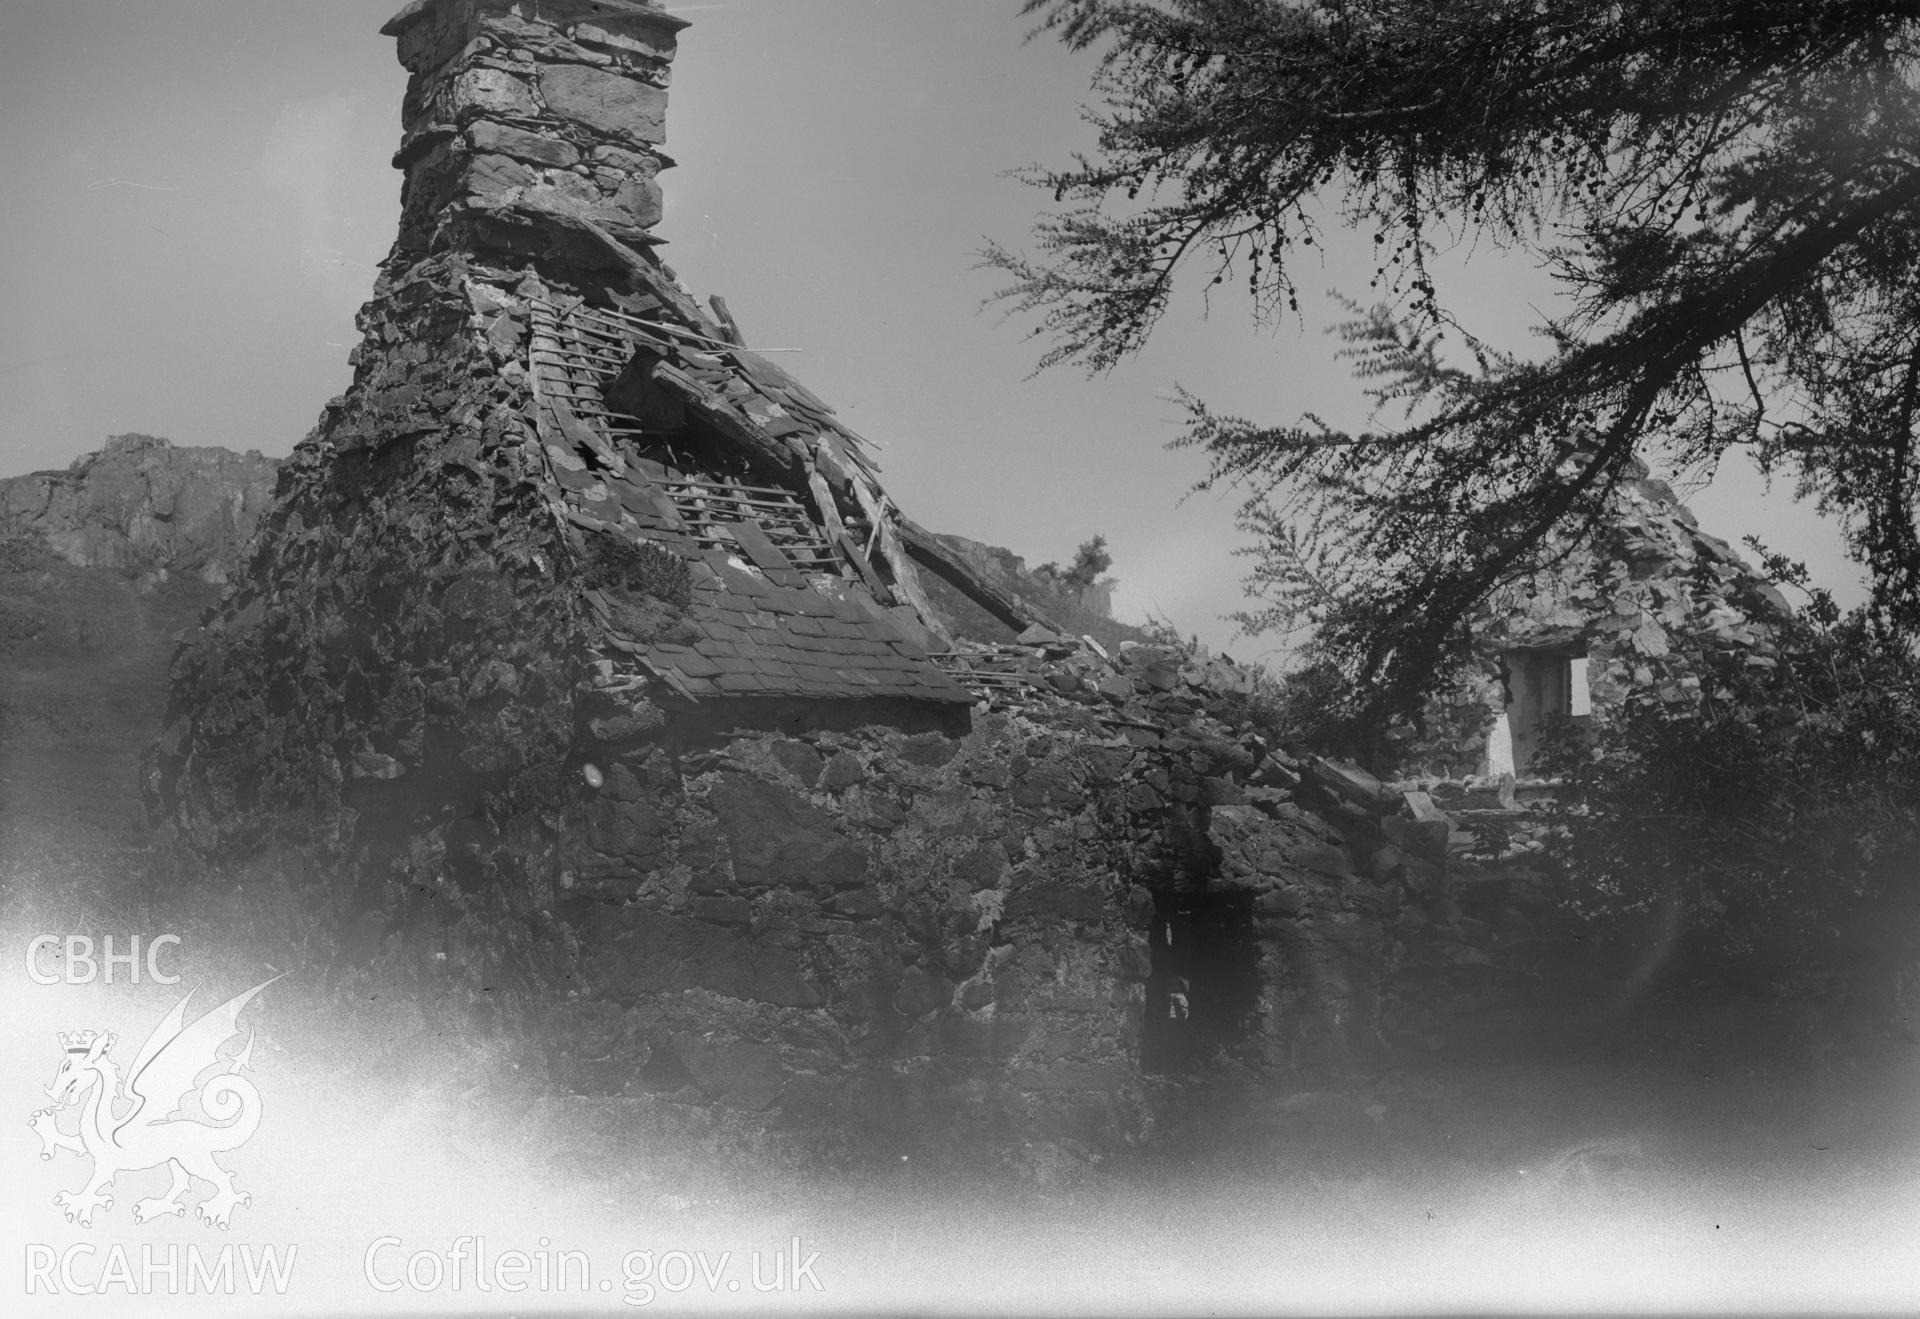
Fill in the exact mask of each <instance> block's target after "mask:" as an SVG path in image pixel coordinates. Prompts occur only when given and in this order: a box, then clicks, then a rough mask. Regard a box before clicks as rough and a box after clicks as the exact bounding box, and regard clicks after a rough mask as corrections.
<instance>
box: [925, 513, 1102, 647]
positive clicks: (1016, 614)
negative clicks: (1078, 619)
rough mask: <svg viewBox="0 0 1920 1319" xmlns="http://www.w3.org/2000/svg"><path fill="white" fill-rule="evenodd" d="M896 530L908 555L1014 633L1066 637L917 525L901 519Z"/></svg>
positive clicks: (1055, 624) (1033, 609)
mask: <svg viewBox="0 0 1920 1319" xmlns="http://www.w3.org/2000/svg"><path fill="white" fill-rule="evenodd" d="M899 526H900V539H901V542H902V543H903V544H904V545H905V546H906V550H907V553H908V554H910V555H912V556H913V557H914V558H916V559H918V560H919V561H920V562H921V563H922V564H924V565H926V567H927V568H929V569H930V570H932V571H933V572H935V573H937V574H939V575H940V576H941V577H942V578H944V579H945V580H946V581H947V582H948V583H949V584H950V585H951V586H953V588H954V589H955V590H957V591H959V592H960V593H961V594H962V595H965V596H966V597H967V598H968V599H969V600H971V601H973V602H974V603H975V604H977V605H979V606H980V607H981V608H982V609H984V610H986V611H987V612H988V613H989V614H992V615H993V616H994V617H995V618H997V619H999V620H1000V621H1001V622H1002V623H1005V624H1006V625H1007V626H1008V627H1010V628H1012V629H1013V630H1014V631H1015V632H1024V631H1026V630H1027V629H1028V628H1030V627H1033V626H1035V625H1038V626H1040V627H1043V628H1045V629H1047V631H1049V632H1054V633H1058V634H1059V635H1061V636H1065V635H1066V629H1065V628H1063V627H1061V626H1060V625H1059V624H1058V623H1056V622H1054V621H1053V620H1052V619H1050V618H1048V617H1047V616H1046V615H1045V614H1043V613H1041V612H1040V611H1039V610H1038V609H1035V608H1034V607H1033V606H1032V605H1030V604H1028V603H1027V602H1026V601H1025V600H1022V599H1021V598H1020V597H1019V596H1017V595H1015V594H1014V593H1013V592H1011V591H1008V590H1005V589H1004V588H1002V587H999V586H996V585H995V584H994V583H992V582H990V581H988V580H987V579H986V578H984V577H982V576H980V574H979V573H977V572H975V571H974V570H973V567H972V565H970V564H969V563H967V561H966V560H965V559H962V558H961V557H960V556H959V555H957V554H955V553H954V552H953V551H952V550H950V549H948V548H947V546H946V545H945V544H944V543H943V542H942V541H941V540H940V538H939V537H938V536H936V535H934V534H933V533H932V532H930V531H928V530H927V529H926V528H925V527H923V526H921V525H920V524H919V523H917V522H915V521H913V520H912V519H911V518H907V517H904V516H903V517H901V518H900V520H899Z"/></svg>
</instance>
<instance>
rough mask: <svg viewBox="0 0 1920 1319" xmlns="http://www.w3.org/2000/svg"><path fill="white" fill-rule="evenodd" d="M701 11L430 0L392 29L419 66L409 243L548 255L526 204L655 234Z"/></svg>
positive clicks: (410, 131)
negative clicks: (690, 20) (679, 42)
mask: <svg viewBox="0 0 1920 1319" xmlns="http://www.w3.org/2000/svg"><path fill="white" fill-rule="evenodd" d="M686 26H687V23H686V20H684V19H680V18H676V17H674V16H673V15H671V14H669V13H667V12H666V11H665V10H664V9H661V8H660V7H659V6H658V5H657V4H653V3H648V2H647V0H414V2H413V3H412V4H410V5H408V6H407V7H406V8H405V9H403V10H402V11H401V12H400V13H399V14H397V15H396V16H395V17H394V18H393V19H392V20H391V21H390V22H388V23H387V25H386V26H385V27H384V28H383V29H382V31H383V32H384V33H385V34H386V35H388V36H392V37H394V38H396V40H397V42H398V45H399V56H400V62H401V63H402V64H404V65H405V66H406V67H407V70H408V71H409V72H410V73H411V74H412V75H413V77H412V80H411V81H410V83H409V84H408V87H407V96H406V101H405V103H404V105H403V107H402V112H401V113H402V123H403V126H404V130H405V136H404V137H403V139H402V141H401V145H400V150H399V152H398V153H397V154H396V155H395V156H394V165H395V166H396V167H397V168H400V169H404V170H405V171H406V174H407V177H406V183H405V186H404V189H403V191H402V219H401V226H400V243H401V248H402V249H403V250H405V249H408V248H412V249H413V250H412V251H411V252H409V253H408V255H414V256H417V255H418V254H420V253H421V252H423V251H431V250H437V249H444V248H448V247H457V248H467V249H469V250H480V251H489V250H491V251H501V250H505V251H507V252H516V251H517V252H520V254H522V255H534V256H537V255H539V253H538V252H533V251H524V250H522V249H524V248H525V247H527V246H529V245H530V244H532V243H533V242H534V239H533V236H532V235H530V234H528V233H526V232H525V230H526V229H527V228H528V227H529V226H528V225H527V223H525V220H526V217H527V216H528V215H529V214H539V215H541V216H542V217H543V219H542V221H541V223H540V225H539V226H536V227H539V228H541V229H543V230H544V229H550V228H551V219H550V218H548V217H551V215H552V214H554V213H559V214H563V215H567V216H571V217H574V218H576V219H579V220H583V221H587V222H591V223H592V224H594V225H597V226H598V227H600V228H601V229H604V230H605V231H606V232H608V233H610V234H612V235H613V236H614V237H616V238H618V239H620V240H622V241H623V242H626V243H630V244H641V243H645V242H648V241H649V235H648V231H649V230H650V229H651V228H652V227H653V225H655V224H656V223H658V222H659V219H660V186H659V184H658V182H657V181H656V176H658V174H659V173H660V171H661V170H662V169H664V168H666V167H667V166H668V165H670V164H671V163H672V162H671V161H670V160H668V159H667V158H666V157H665V155H664V154H663V153H662V150H661V148H662V145H663V144H664V143H665V141H666V115H667V90H666V89H667V81H668V75H669V72H670V66H671V63H672V60H673V56H674V52H675V46H676V37H677V35H678V33H679V31H680V30H681V29H682V28H684V27H686Z"/></svg>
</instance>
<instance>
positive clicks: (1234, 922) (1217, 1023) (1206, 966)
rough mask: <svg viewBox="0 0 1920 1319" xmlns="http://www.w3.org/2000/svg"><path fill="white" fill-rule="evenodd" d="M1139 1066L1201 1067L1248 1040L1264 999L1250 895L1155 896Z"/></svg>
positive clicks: (1145, 1069)
mask: <svg viewBox="0 0 1920 1319" xmlns="http://www.w3.org/2000/svg"><path fill="white" fill-rule="evenodd" d="M1152 950H1153V967H1152V971H1151V972H1150V973H1149V975H1148V977H1147V1005H1146V1020H1145V1021H1144V1022H1142V1024H1141V1031H1140V1070H1141V1071H1143V1072H1155V1073H1168V1072H1191V1071H1197V1070H1198V1069H1200V1068H1201V1067H1204V1066H1205V1065H1206V1064H1207V1063H1208V1062H1210V1061H1212V1059H1213V1056H1214V1054H1215V1053H1216V1052H1218V1051H1219V1050H1221V1049H1228V1050H1231V1049H1232V1048H1233V1046H1235V1045H1237V1044H1239V1043H1241V1042H1243V1041H1244V1040H1246V1039H1247V1037H1248V1035H1249V1034H1250V1033H1251V1031H1252V1026H1253V1016H1254V1013H1255V1012H1256V1011H1257V1009H1258V1007H1259V1001H1260V959H1259V952H1260V950H1259V945H1258V944H1256V943H1255V942H1254V937H1253V895H1252V894H1251V893H1158V894H1155V895H1154V917H1153V929H1152Z"/></svg>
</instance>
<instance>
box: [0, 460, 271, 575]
mask: <svg viewBox="0 0 1920 1319" xmlns="http://www.w3.org/2000/svg"><path fill="white" fill-rule="evenodd" d="M278 466H279V465H278V464H277V463H276V462H275V461H274V460H273V459H271V458H265V457H262V456H261V455H260V454H259V453H258V452H257V451H254V450H248V451H247V452H246V453H244V454H236V453H233V452H232V451H230V450H227V449H214V448H178V447H175V446H174V445H173V444H171V443H169V442H168V441H166V440H163V439H160V438H158V437H156V436H152V435H137V434H128V435H115V436H113V437H112V438H110V439H109V440H108V441H107V443H106V446H105V447H104V448H102V449H100V450H98V451H97V452H94V453H89V454H85V455H83V456H81V457H79V458H77V459H75V460H74V462H73V465H72V466H71V467H69V468H68V469H67V470H66V471H64V472H33V473H30V474H28V475H26V476H17V477H12V478H10V479H7V480H3V481H0V537H19V536H25V537H32V538H37V539H39V540H41V541H42V542H44V543H45V544H46V545H47V547H48V548H50V549H51V550H53V552H54V553H56V554H58V555H59V556H60V557H61V558H63V559H65V560H66V561H67V562H68V563H71V564H73V565H74V566H75V567H80V568H106V569H112V570H115V571H118V572H122V573H125V574H127V575H129V576H139V577H149V578H162V579H163V578H164V576H165V575H166V574H168V573H189V574H192V575H194V576H197V577H199V578H200V579H201V580H203V581H207V582H211V583H215V584H219V583H223V582H225V581H226V580H227V577H228V575H229V573H230V572H231V571H232V569H233V567H234V565H235V563H236V562H237V561H238V558H239V555H240V553H241V550H242V549H243V547H244V546H245V545H246V542H247V541H248V540H249V539H250V538H251V537H252V535H253V532H254V529H255V528H256V527H257V526H258V525H259V522H260V518H261V516H262V515H263V514H264V513H265V512H266V510H267V508H268V507H269V505H270V504H271V503H272V499H273V484H274V479H275V476H276V474H277V472H278Z"/></svg>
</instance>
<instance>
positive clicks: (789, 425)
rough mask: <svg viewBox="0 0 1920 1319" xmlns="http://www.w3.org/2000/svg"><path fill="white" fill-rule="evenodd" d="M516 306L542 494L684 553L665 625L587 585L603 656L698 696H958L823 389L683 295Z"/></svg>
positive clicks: (872, 486)
mask: <svg viewBox="0 0 1920 1319" xmlns="http://www.w3.org/2000/svg"><path fill="white" fill-rule="evenodd" d="M675 291H676V292H677V290H675ZM676 304H677V305H676ZM722 305H724V304H722ZM527 310H528V313H529V317H530V320H531V327H532V333H531V335H530V336H529V342H530V348H529V353H528V375H529V379H530V381H531V386H532V390H533V393H534V396H535V398H536V400H537V404H538V420H539V430H540V438H541V441H542V443H543V446H544V448H545V452H546V456H547V460H548V463H549V470H550V473H551V483H550V485H549V498H550V500H551V501H552V504H553V508H554V511H555V513H556V514H557V515H558V516H559V517H561V518H562V519H564V520H565V521H566V522H567V523H569V524H570V525H571V527H572V528H574V529H575V531H576V532H577V533H586V534H612V535H616V536H619V537H621V538H624V539H627V540H631V541H637V542H647V543H650V544H653V545H656V546H659V547H661V548H664V549H667V550H670V551H672V552H673V553H674V554H675V555H678V556H679V557H680V558H682V559H684V560H685V561H686V562H687V564H688V566H689V570H690V571H689V576H690V588H691V589H690V599H689V600H688V602H687V610H686V616H685V618H684V619H683V620H682V626H681V627H680V628H679V629H677V630H676V631H674V632H673V633H672V634H671V639H668V638H665V637H659V636H652V637H650V636H647V635H644V630H623V629H622V627H621V626H620V620H619V618H618V611H617V610H616V609H615V608H614V607H613V606H612V604H611V602H610V601H609V600H608V599H607V598H606V596H605V595H604V594H603V593H599V592H596V593H594V594H592V595H590V596H589V600H590V602H591V603H592V604H593V606H594V607H595V610H596V612H597V613H598V614H599V616H600V619H601V621H602V622H603V623H604V624H605V626H606V628H607V634H606V647H605V651H604V654H605V656H606V658H607V659H608V660H611V661H612V662H614V663H615V665H616V666H617V667H625V666H627V665H637V666H638V667H640V668H642V669H645V670H646V671H648V672H649V673H651V674H652V675H654V676H657V677H659V678H661V679H663V680H665V681H666V682H667V683H668V685H669V686H671V687H672V688H674V689H675V690H676V691H678V692H679V693H680V694H681V695H683V696H686V697H690V698H693V699H699V698H702V697H712V696H798V697H812V698H849V697H860V698H902V699H910V700H924V701H935V702H944V703H961V704H964V703H970V702H971V701H972V699H973V697H972V694H971V693H970V692H969V691H968V690H967V689H966V688H964V687H962V686H961V685H960V684H958V683H956V682H955V681H954V680H953V679H952V678H950V677H949V676H947V674H946V673H945V672H944V671H942V669H941V668H940V667H939V666H938V665H937V664H935V663H934V662H933V659H932V657H931V653H930V652H931V651H932V650H934V649H945V641H946V639H945V638H944V636H942V635H940V633H939V631H938V625H937V624H936V623H935V622H934V621H933V618H932V614H931V610H930V607H929V606H928V605H927V603H926V599H925V596H924V595H923V594H922V593H921V591H920V589H919V586H918V583H917V581H916V580H915V579H914V577H913V570H912V568H911V567H910V566H907V565H905V564H904V563H903V559H904V555H903V551H902V550H901V548H900V546H899V543H898V537H897V535H896V533H895V532H894V530H893V528H892V526H891V525H890V520H889V518H888V517H887V516H886V512H885V509H886V495H885V494H884V493H883V492H881V491H880V489H879V487H878V485H877V483H876V481H875V480H874V475H873V468H872V465H871V462H870V460H869V459H868V458H867V457H866V455H865V454H864V453H863V451H862V449H863V444H864V442H863V441H861V440H860V438H859V437H858V436H856V435H855V434H854V433H853V432H852V431H850V430H848V429H847V428H846V427H845V426H844V425H842V424H841V423H840V422H839V421H838V419H837V418H836V417H835V416H834V413H833V409H832V408H830V407H829V406H828V405H827V404H825V403H824V402H822V401H821V400H820V399H819V398H818V397H816V396H815V395H814V394H813V393H812V392H811V391H809V390H808V389H807V388H806V387H805V386H804V385H801V384H800V383H799V382H797V381H795V380H793V379H792V377H790V376H788V375H787V374H786V373H785V372H784V371H782V370H781V369H780V368H779V367H777V366H775V365H774V364H773V363H771V362H770V361H768V360H767V359H766V358H765V357H763V356H761V355H759V354H756V353H753V352H750V351H748V350H747V349H746V348H745V347H744V346H742V345H741V344H740V343H739V333H738V331H737V329H735V328H734V327H733V326H732V325H731V323H730V319H729V320H718V319H713V320H710V319H708V318H707V317H705V316H703V315H701V314H700V313H699V312H698V310H697V308H695V307H694V306H693V304H692V303H691V300H690V299H686V298H685V297H684V295H682V296H681V297H679V298H674V299H672V300H671V301H666V300H662V305H660V306H657V307H654V308H650V309H649V311H648V314H647V315H644V316H642V315H635V314H632V313H630V312H626V311H621V310H618V309H606V308H593V307H589V306H586V305H585V304H583V303H581V302H579V301H578V300H577V299H576V300H570V301H568V302H564V303H562V302H555V301H553V300H551V299H550V298H549V297H547V296H546V295H544V294H542V293H537V292H536V293H533V294H532V295H531V296H530V297H529V298H528V300H527ZM782 478H784V479H782ZM796 478H801V479H796ZM802 479H803V480H804V484H802V483H801V480H802ZM835 487H838V491H839V493H837V494H836V492H835ZM843 501H845V502H846V503H847V504H848V505H851V506H852V507H850V508H849V509H848V511H847V512H845V513H843V512H842V502H843ZM856 510H857V511H856ZM856 537H858V538H859V539H858V540H856ZM876 556H877V557H879V558H880V559H881V561H882V563H883V564H885V565H886V566H887V568H888V572H887V575H886V577H883V576H882V574H881V573H880V572H879V571H876V569H875V567H874V565H873V559H874V557H876ZM889 579H890V580H889Z"/></svg>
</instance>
